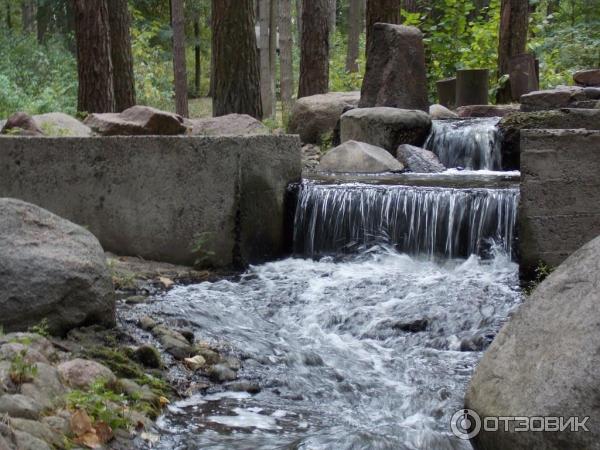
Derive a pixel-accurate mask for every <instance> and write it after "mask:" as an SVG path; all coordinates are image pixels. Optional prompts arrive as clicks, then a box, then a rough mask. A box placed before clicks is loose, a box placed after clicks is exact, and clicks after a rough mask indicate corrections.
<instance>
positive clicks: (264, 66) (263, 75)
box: [258, 0, 273, 117]
mask: <svg viewBox="0 0 600 450" xmlns="http://www.w3.org/2000/svg"><path fill="white" fill-rule="evenodd" d="M258 4H259V6H258V12H259V25H260V33H259V45H258V48H259V55H260V97H261V100H262V110H263V117H271V116H272V115H273V92H272V90H271V85H272V82H271V76H272V72H271V38H270V32H269V27H270V25H271V0H259V3H258Z"/></svg>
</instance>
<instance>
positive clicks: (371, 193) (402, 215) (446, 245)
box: [294, 182, 519, 258]
mask: <svg viewBox="0 0 600 450" xmlns="http://www.w3.org/2000/svg"><path fill="white" fill-rule="evenodd" d="M518 201H519V190H518V189H449V188H429V187H414V186H374V185H365V184H341V185H319V184H314V183H310V182H305V183H303V184H302V185H301V186H300V192H299V195H298V203H297V208H296V220H295V230H294V245H295V252H296V254H300V255H305V256H310V257H315V256H320V255H324V254H336V253H343V252H351V251H356V250H357V249H361V248H365V247H369V246H371V245H376V244H386V245H391V246H394V247H395V248H396V249H397V250H398V251H400V252H407V253H411V254H421V253H424V254H427V255H430V256H434V255H438V256H445V257H448V258H455V257H467V256H469V255H471V254H478V255H485V254H486V253H487V252H489V249H490V247H491V246H493V245H500V246H501V247H502V248H503V250H504V251H505V253H506V254H507V255H509V256H510V255H511V254H512V246H513V241H514V235H515V230H516V221H517V209H518Z"/></svg>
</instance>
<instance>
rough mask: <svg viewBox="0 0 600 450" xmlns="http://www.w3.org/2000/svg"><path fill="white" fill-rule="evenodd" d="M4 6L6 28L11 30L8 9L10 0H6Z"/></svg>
mask: <svg viewBox="0 0 600 450" xmlns="http://www.w3.org/2000/svg"><path fill="white" fill-rule="evenodd" d="M4 6H5V8H6V28H7V29H9V30H12V13H11V10H10V1H9V0H6V2H5V5H4Z"/></svg>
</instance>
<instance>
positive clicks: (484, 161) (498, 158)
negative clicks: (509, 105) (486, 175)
mask: <svg viewBox="0 0 600 450" xmlns="http://www.w3.org/2000/svg"><path fill="white" fill-rule="evenodd" d="M499 120H500V119H499V118H497V117H491V118H477V119H463V120H434V121H433V127H432V129H431V134H430V135H429V138H428V139H427V142H426V143H425V148H426V149H428V150H431V151H432V152H434V153H435V154H436V155H437V156H438V158H439V159H440V162H441V163H442V164H443V165H444V166H446V167H448V168H456V167H463V168H465V169H472V170H482V169H485V170H501V168H502V153H501V139H500V133H499V131H498V122H499Z"/></svg>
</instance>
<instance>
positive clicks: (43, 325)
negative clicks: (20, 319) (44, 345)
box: [28, 318, 50, 337]
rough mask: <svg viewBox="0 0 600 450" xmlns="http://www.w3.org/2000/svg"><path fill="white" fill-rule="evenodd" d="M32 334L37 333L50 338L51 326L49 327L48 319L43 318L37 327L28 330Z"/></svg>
mask: <svg viewBox="0 0 600 450" xmlns="http://www.w3.org/2000/svg"><path fill="white" fill-rule="evenodd" d="M28 331H29V332H30V333H36V334H39V335H40V336H45V337H48V336H50V331H49V325H48V319H46V318H43V319H42V320H41V321H40V322H39V323H37V324H36V325H33V326H31V327H29V330H28Z"/></svg>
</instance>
